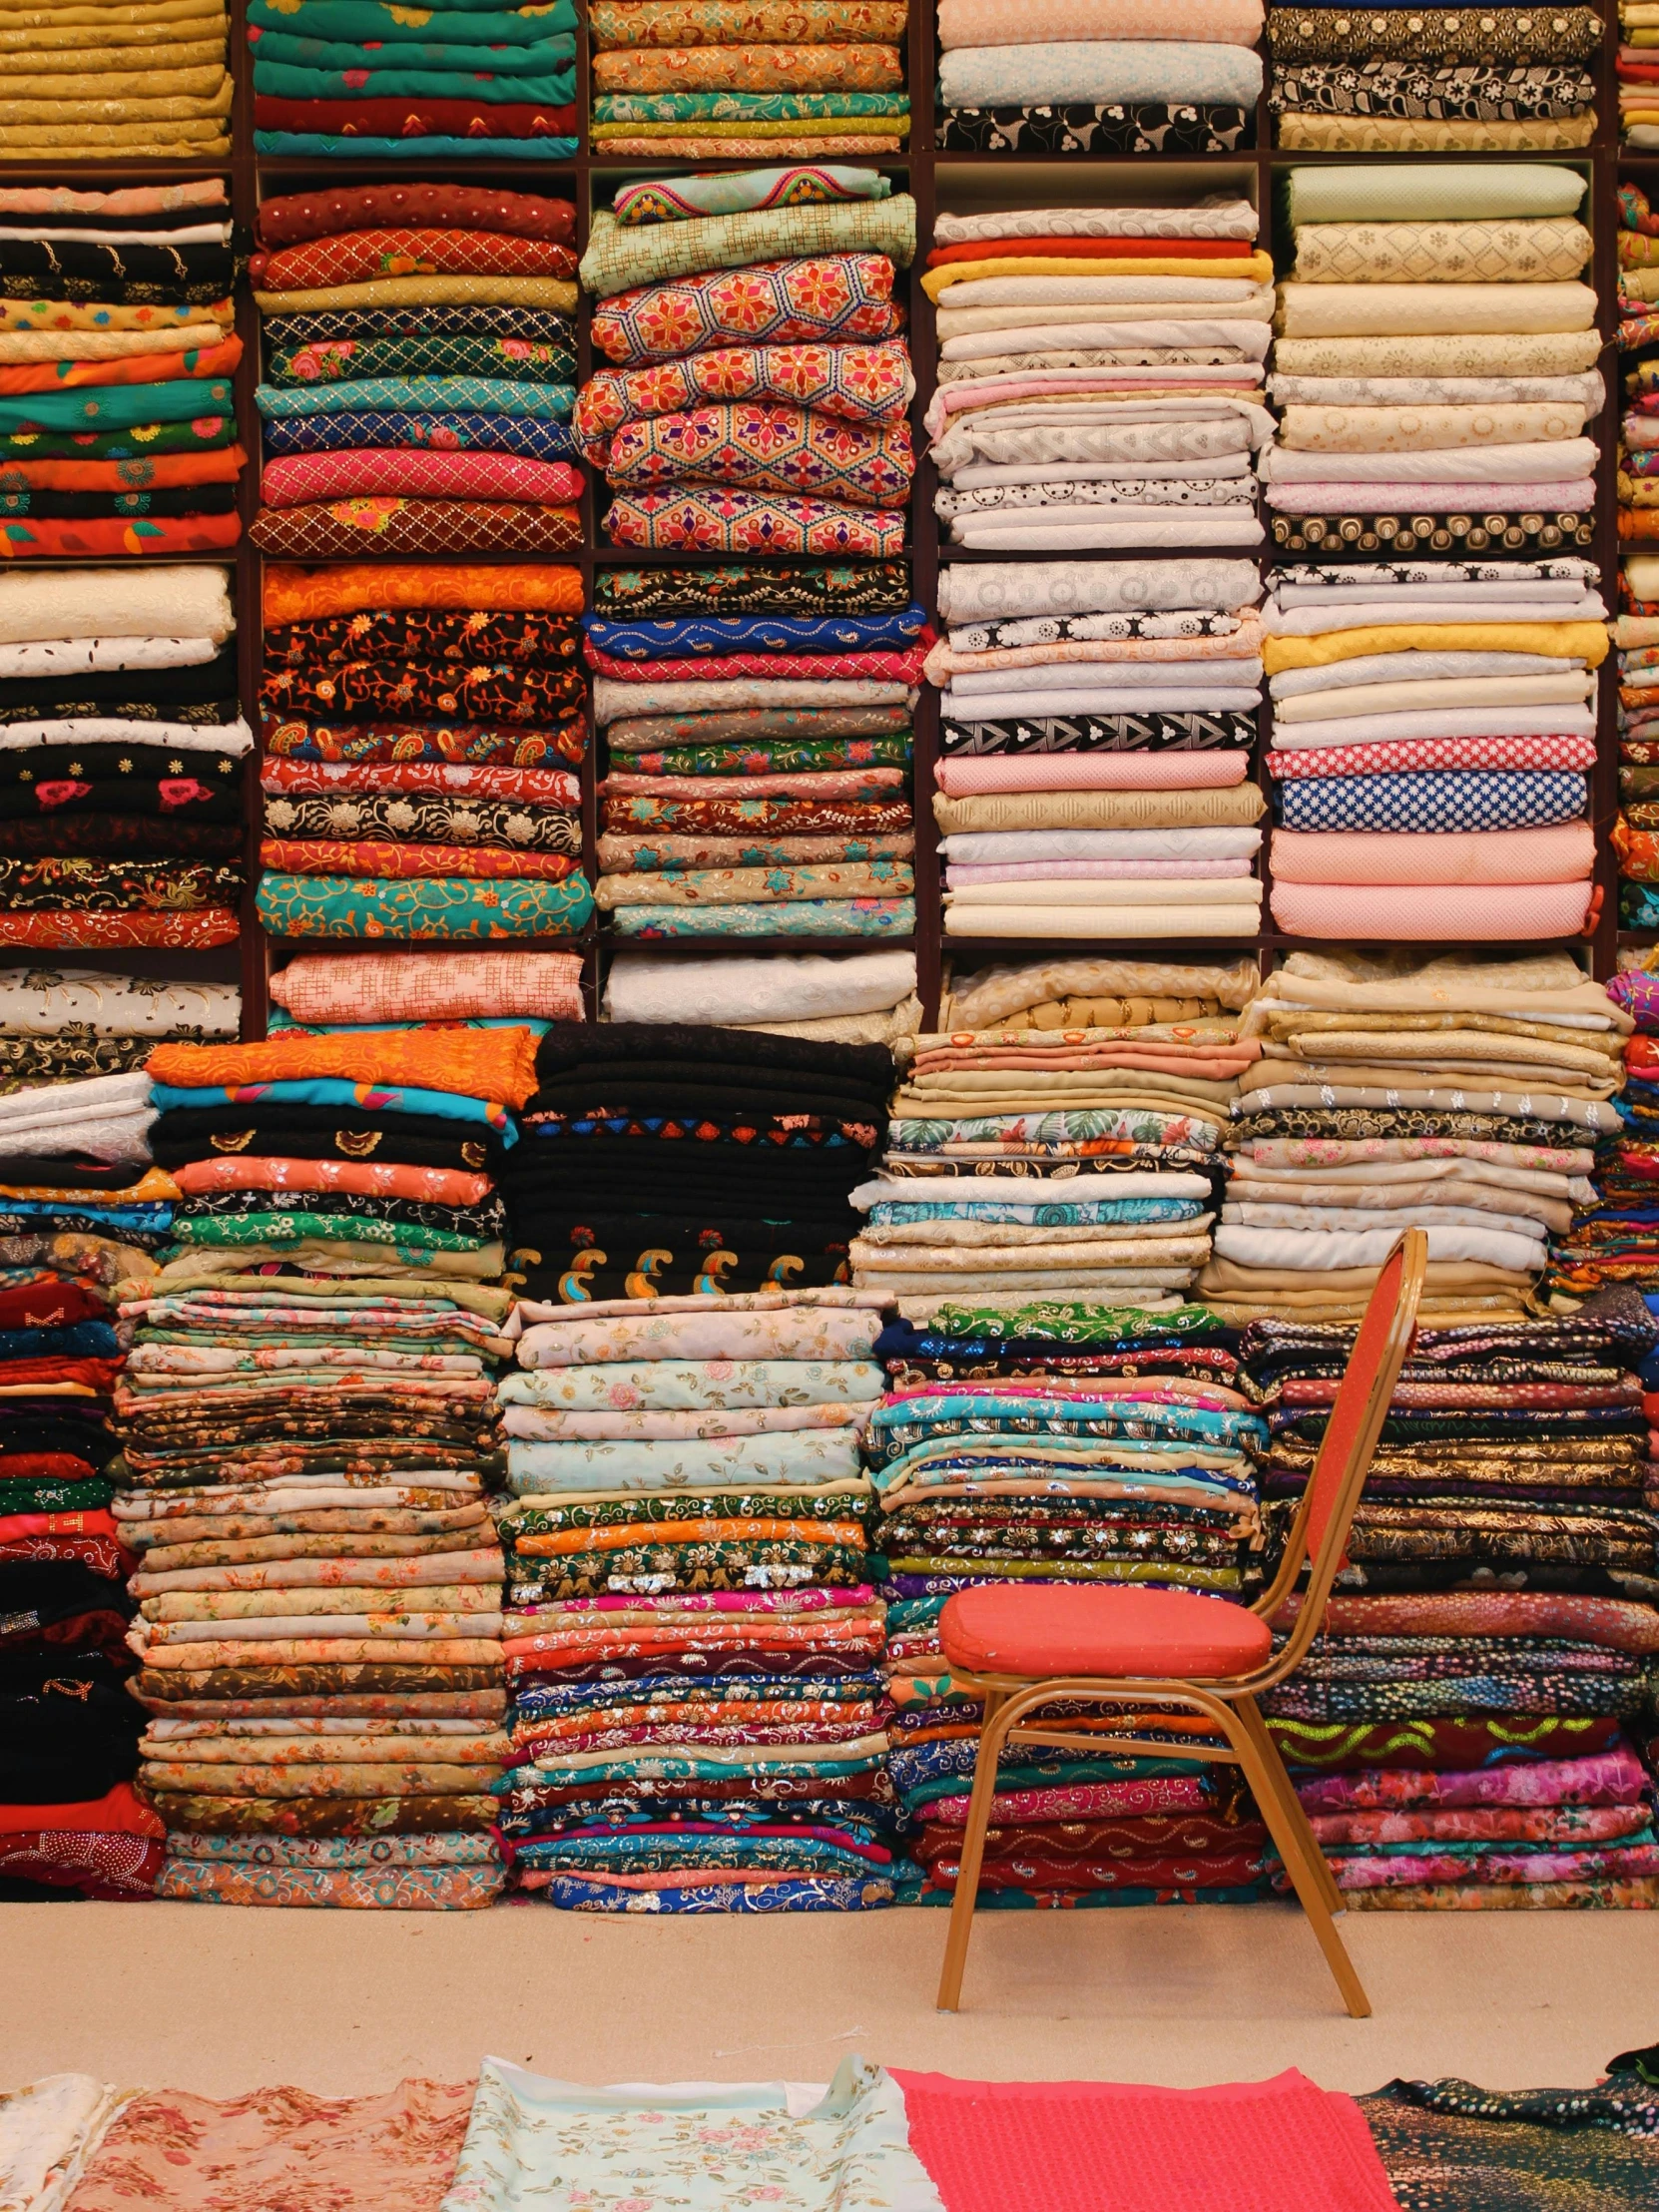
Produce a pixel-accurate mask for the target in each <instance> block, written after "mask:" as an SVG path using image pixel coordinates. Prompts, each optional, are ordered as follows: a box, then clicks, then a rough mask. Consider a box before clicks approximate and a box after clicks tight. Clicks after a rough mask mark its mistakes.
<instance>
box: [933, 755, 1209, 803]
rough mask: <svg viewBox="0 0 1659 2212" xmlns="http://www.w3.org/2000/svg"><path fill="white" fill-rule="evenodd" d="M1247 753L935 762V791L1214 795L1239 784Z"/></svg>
mask: <svg viewBox="0 0 1659 2212" xmlns="http://www.w3.org/2000/svg"><path fill="white" fill-rule="evenodd" d="M1249 767H1250V755H1249V754H1248V753H1048V754H1041V755H1038V756H1035V757H1032V758H1022V759H1014V760H964V761H940V762H939V763H938V765H937V766H936V767H935V769H934V771H933V780H934V782H935V784H936V785H937V787H938V789H939V790H940V791H942V792H943V793H945V795H946V796H947V797H948V798H951V799H970V798H972V797H973V796H974V795H975V794H976V793H979V792H1077V791H1089V792H1131V791H1155V792H1176V791H1218V790H1225V789H1226V788H1227V787H1228V786H1229V785H1232V784H1242V783H1243V782H1244V780H1245V775H1246V773H1247V771H1248V770H1249Z"/></svg>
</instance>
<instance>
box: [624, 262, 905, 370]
mask: <svg viewBox="0 0 1659 2212" xmlns="http://www.w3.org/2000/svg"><path fill="white" fill-rule="evenodd" d="M893 277H894V272H893V265H892V263H891V262H890V261H889V260H888V259H887V258H886V256H885V255H884V254H826V255H820V256H817V257H808V258H805V259H801V260H796V261H785V262H771V263H761V264H759V265H757V266H756V267H754V268H751V269H741V270H715V271H711V272H709V273H708V274H707V275H704V276H699V277H681V278H679V279H678V280H676V281H673V282H669V283H662V284H651V285H646V286H644V287H642V288H640V289H638V290H634V291H623V292H618V293H616V294H615V295H614V296H613V297H611V298H609V299H607V300H605V301H604V303H603V304H602V305H600V306H597V307H596V308H595V309H594V315H593V325H592V334H593V342H594V345H595V346H596V347H597V349H598V350H599V351H600V352H601V353H603V354H604V355H605V357H606V358H607V359H608V360H612V361H616V362H619V363H623V364H635V363H638V364H641V365H643V364H644V363H646V362H648V361H656V360H667V359H672V358H673V357H674V356H675V355H677V354H681V353H692V352H696V351H698V350H699V349H700V348H704V347H708V346H712V345H714V344H716V343H718V342H719V341H720V340H721V339H723V338H742V339H744V340H746V341H748V342H750V343H763V344H773V345H786V344H793V343H796V342H800V341H806V340H812V339H820V338H847V339H878V338H888V337H891V336H893V334H894V333H895V332H896V331H898V330H899V329H901V328H902V327H903V309H902V308H901V307H899V306H898V305H897V304H896V303H895V302H894V299H893Z"/></svg>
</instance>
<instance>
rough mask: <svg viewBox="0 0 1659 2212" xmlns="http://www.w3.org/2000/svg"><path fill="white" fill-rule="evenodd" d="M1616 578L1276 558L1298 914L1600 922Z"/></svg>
mask: <svg viewBox="0 0 1659 2212" xmlns="http://www.w3.org/2000/svg"><path fill="white" fill-rule="evenodd" d="M1326 411H1327V410H1324V409H1314V408H1306V409H1305V408H1300V407H1291V408H1289V409H1288V410H1287V416H1286V419H1287V422H1290V421H1292V420H1293V419H1294V418H1296V417H1297V416H1299V415H1303V414H1324V413H1325V412H1326ZM1335 411H1336V410H1331V412H1335ZM1366 411H1367V410H1364V409H1360V410H1351V418H1352V413H1354V412H1359V413H1364V412H1366ZM1378 411H1379V412H1381V411H1382V410H1378ZM1505 411H1506V410H1503V409H1498V408H1484V409H1481V408H1472V407H1470V408H1460V407H1458V408H1453V407H1447V408H1443V409H1436V408H1422V409H1418V410H1417V411H1416V418H1417V419H1418V420H1420V419H1421V417H1422V416H1423V415H1424V414H1432V413H1444V414H1456V415H1463V414H1467V415H1471V416H1483V417H1484V418H1485V419H1486V420H1487V421H1488V422H1489V421H1491V420H1492V419H1493V418H1494V417H1496V416H1500V415H1501V414H1502V413H1504V412H1505ZM1507 411H1510V412H1514V413H1532V412H1537V413H1543V412H1545V411H1547V410H1545V409H1541V408H1540V409H1514V410H1507ZM1561 419H1562V420H1563V421H1569V420H1572V419H1575V413H1562V415H1561ZM1511 450H1520V449H1519V448H1512V449H1511ZM1287 457H1288V458H1293V459H1294V458H1297V457H1298V456H1296V455H1294V454H1292V455H1289V456H1287ZM1597 581H1598V572H1597V570H1596V568H1595V566H1594V564H1593V563H1592V562H1589V561H1586V560H1583V559H1581V558H1580V557H1578V556H1577V555H1574V554H1568V555H1564V556H1561V557H1559V558H1556V559H1552V560H1531V561H1509V560H1495V561H1478V562H1477V561H1467V560H1464V561H1437V560H1433V559H1427V560H1421V559H1413V560H1398V561H1377V562H1335V563H1331V564H1329V565H1320V564H1317V563H1314V562H1296V563H1291V564H1289V565H1288V566H1286V567H1284V568H1280V569H1276V570H1275V571H1274V572H1273V575H1272V577H1271V578H1270V583H1271V587H1272V588H1271V590H1270V593H1269V597H1268V600H1267V604H1266V607H1265V609H1264V611H1263V624H1262V626H1263V630H1264V632H1265V637H1264V641H1263V647H1262V651H1263V657H1264V660H1265V662H1266V666H1267V670H1268V677H1269V685H1270V689H1271V691H1272V694H1273V742H1274V748H1275V750H1274V751H1273V752H1272V753H1270V754H1269V755H1268V758H1267V764H1266V765H1267V769H1268V772H1269V775H1270V776H1271V778H1272V788H1273V794H1274V809H1275V818H1276V824H1277V827H1276V828H1275V830H1274V831H1273V838H1272V845H1271V849H1270V853H1269V858H1270V862H1271V866H1272V870H1273V899H1272V904H1273V914H1274V919H1275V920H1276V921H1277V922H1278V924H1279V926H1280V928H1281V929H1283V930H1285V931H1286V932H1287V933H1288V934H1290V935H1292V936H1297V937H1336V938H1344V937H1362V938H1364V937H1370V938H1383V939H1398V938H1402V937H1406V938H1408V937H1416V938H1453V939H1455V938H1474V937H1485V938H1508V939H1511V940H1516V939H1529V938H1539V937H1568V936H1573V935H1576V934H1578V933H1580V932H1582V931H1583V930H1584V929H1585V928H1586V927H1587V926H1589V925H1590V924H1591V923H1592V922H1593V920H1594V917H1595V915H1596V914H1597V913H1598V912H1599V910H1600V905H1601V889H1600V886H1599V885H1597V884H1595V883H1594V882H1593V881H1592V880H1591V878H1592V877H1593V875H1594V873H1595V864H1596V845H1595V832H1594V830H1593V829H1592V828H1591V825H1590V820H1589V809H1590V771H1591V770H1592V769H1593V768H1594V766H1595V756H1596V704H1595V699H1596V678H1595V674H1594V671H1595V669H1596V668H1597V667H1598V666H1599V665H1600V663H1601V662H1602V661H1603V660H1604V659H1605V657H1606V653H1607V632H1606V627H1605V625H1606V614H1607V609H1606V607H1605V606H1604V604H1603V602H1602V599H1601V595H1600V593H1599V592H1598V591H1597V590H1596V589H1595V586H1596V583H1597Z"/></svg>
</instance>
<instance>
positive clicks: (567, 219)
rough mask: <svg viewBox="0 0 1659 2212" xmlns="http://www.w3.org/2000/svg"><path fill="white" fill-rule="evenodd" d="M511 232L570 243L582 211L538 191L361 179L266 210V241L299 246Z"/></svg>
mask: <svg viewBox="0 0 1659 2212" xmlns="http://www.w3.org/2000/svg"><path fill="white" fill-rule="evenodd" d="M405 227H407V228H409V229H414V230H422V231H436V230H444V231H505V232H507V233H509V234H510V235H511V236H512V237H514V238H523V239H552V240H554V241H556V242H557V243H558V244H559V245H562V246H569V245H570V244H571V243H572V241H573V240H574V239H575V237H576V210H575V208H574V207H572V205H571V203H570V202H569V201H568V200H544V199H542V197H541V196H540V194H539V193H529V192H492V191H490V190H489V189H488V188H487V187H484V186H480V185H414V184H410V185H356V186H343V187H341V188H339V189H338V190H334V189H331V188H330V189H327V190H324V191H322V192H297V193H293V194H290V195H289V196H288V197H286V198H284V199H281V200H268V201H266V203H265V204H264V206H263V207H262V208H261V209H260V221H259V232H260V243H261V245H262V246H266V247H278V246H293V245H295V244H297V243H298V241H299V240H300V239H323V238H332V237H333V236H334V235H335V233H336V232H339V231H375V230H402V229H404V228H405Z"/></svg>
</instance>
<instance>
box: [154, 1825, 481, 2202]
mask: <svg viewBox="0 0 1659 2212" xmlns="http://www.w3.org/2000/svg"><path fill="white" fill-rule="evenodd" d="M506 1883H507V1876H506V1871H505V1869H504V1868H501V1867H395V1866H394V1867H375V1868H364V1869H360V1870H359V1869H355V1868H345V1867H243V1866H234V1865H226V1864H225V1863H224V1862H222V1861H217V1860H206V1861H204V1860H200V1859H185V1858H175V1857H174V1856H173V1855H172V1853H171V1852H170V1853H169V1855H168V1857H167V1859H166V1860H165V1861H164V1862H163V1865H162V1871H161V1875H160V1878H159V1879H158V1881H157V1884H156V1895H157V1897H159V1898H175V1899H179V1900H181V1901H183V1902H185V1903H187V1904H191V1905H277V1906H304V1905H312V1906H339V1907H345V1908H348V1909H356V1910H360V1911H367V1912H372V1913H453V1912H466V1911H474V1912H475V1911H477V1910H478V1909H479V1908H481V1907H483V1906H486V1905H493V1904H494V1903H495V1901H496V1899H497V1898H498V1897H499V1896H500V1895H501V1892H502V1891H503V1890H504V1889H505V1887H506ZM330 2109H337V2107H330ZM314 2182H315V2176H314V2175H312V2174H307V2180H306V2185H307V2186H314Z"/></svg>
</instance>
